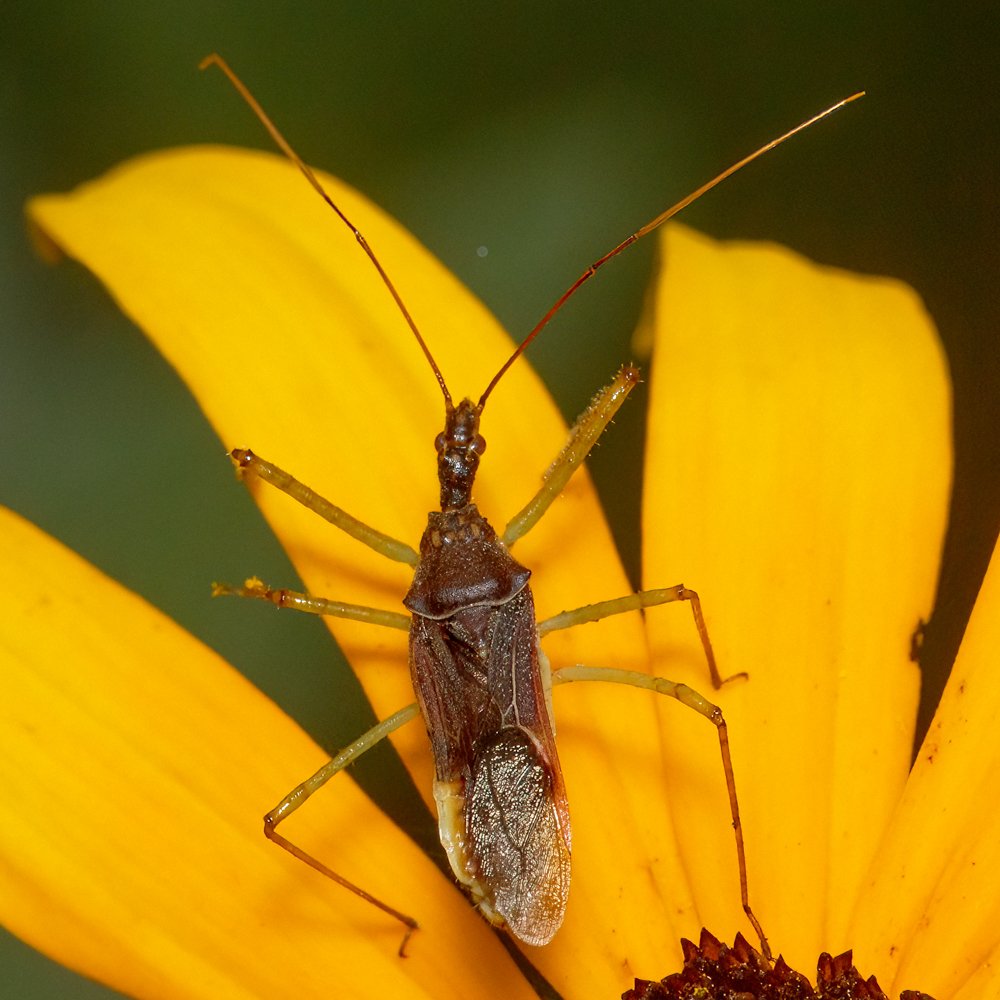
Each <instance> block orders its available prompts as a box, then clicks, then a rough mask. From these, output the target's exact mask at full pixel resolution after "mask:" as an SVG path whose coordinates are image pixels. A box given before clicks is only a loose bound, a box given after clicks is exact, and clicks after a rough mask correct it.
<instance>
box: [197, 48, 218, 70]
mask: <svg viewBox="0 0 1000 1000" xmlns="http://www.w3.org/2000/svg"><path fill="white" fill-rule="evenodd" d="M221 63H222V56H220V55H219V53H218V52H210V53H209V54H208V55H207V56H205V58H204V59H202V61H201V62H200V63H198V69H208V67H209V66H218V65H220V64H221Z"/></svg>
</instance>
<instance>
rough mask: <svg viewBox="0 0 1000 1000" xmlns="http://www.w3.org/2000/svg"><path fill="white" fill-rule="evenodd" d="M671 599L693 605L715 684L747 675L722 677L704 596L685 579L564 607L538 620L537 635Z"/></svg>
mask: <svg viewBox="0 0 1000 1000" xmlns="http://www.w3.org/2000/svg"><path fill="white" fill-rule="evenodd" d="M671 601H687V602H688V603H689V604H690V605H691V614H692V615H694V624H695V628H696V629H697V630H698V638H699V639H700V640H701V648H702V649H703V650H704V651H705V660H706V662H707V663H708V672H709V675H710V676H711V678H712V687H714V688H716V689H718V688H720V687H722V685H723V684H727V683H728V682H729V681H732V680H736V679H737V678H741V677H743V678H745V677H746V676H747V674H746V672H745V671H744V672H741V673H738V674H731V675H730V676H729V677H722V675H721V674H720V673H719V667H718V665H717V663H716V662H715V652H714V650H713V649H712V640H711V639H710V638H709V635H708V627H707V626H706V625H705V616H704V615H703V614H702V610H701V598H700V597H699V596H698V594H697V592H696V591H693V590H689V589H688V588H687V587H685V586H684V584H682V583H679V584H677V586H676V587H667V588H665V589H662V590H640V591H639V592H638V593H637V594H626V596H625V597H618V598H615V599H614V600H611V601H599V602H598V603H597V604H585V605H584V606H583V607H582V608H574V609H573V610H572V611H561V612H560V613H559V614H557V615H553V616H552V617H551V618H546V619H545V621H541V622H539V623H538V635H539V637H541V636H543V635H546V634H548V633H549V632H555V631H557V630H558V629H563V628H572V627H573V626H574V625H584V624H586V623H587V622H596V621H599V620H600V619H602V618H610V617H611V615H620V614H624V613H625V612H626V611H639V610H640V609H641V608H652V607H655V606H656V605H658V604H669V603H670V602H671Z"/></svg>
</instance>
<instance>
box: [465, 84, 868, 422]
mask: <svg viewBox="0 0 1000 1000" xmlns="http://www.w3.org/2000/svg"><path fill="white" fill-rule="evenodd" d="M864 94H865V92H864V91H863V90H862V91H859V92H858V93H856V94H852V95H851V96H850V97H845V98H844V99H843V100H842V101H838V102H837V103H836V104H834V105H832V106H831V107H829V108H827V109H826V110H825V111H821V112H820V113H819V114H818V115H813V117H812V118H810V119H809V120H808V121H805V122H802V124H801V125H796V126H795V128H793V129H792V130H791V131H789V132H786V133H785V134H784V135H782V136H779V137H778V138H777V139H772V140H771V141H770V142H769V143H766V144H765V145H763V146H761V147H760V149H758V150H755V151H754V152H753V153H751V154H750V155H749V156H745V157H744V158H743V159H742V160H740V161H739V163H734V164H733V165H732V166H731V167H729V168H727V169H726V170H723V171H722V173H721V174H719V175H718V176H717V177H713V178H712V180H710V181H709V182H708V183H707V184H702V186H701V187H700V188H698V189H697V190H696V191H692V192H691V194H689V195H688V196H687V197H686V198H682V199H681V200H680V201H679V202H677V204H676V205H672V206H671V207H670V208H668V209H667V210H666V211H665V212H661V213H660V214H659V215H658V216H657V217H656V218H655V219H652V220H651V221H649V222H647V223H646V225H644V226H643V227H642V228H641V229H637V230H636V231H635V232H634V233H633V234H632V235H631V236H629V237H628V238H627V239H624V240H622V242H621V243H619V244H618V246H616V247H615V248H614V249H613V250H609V251H608V252H607V253H606V254H605V255H604V256H603V257H601V258H600V259H598V260H595V261H594V263H593V264H591V265H590V267H588V268H587V269H586V270H585V271H584V272H583V274H581V275H580V277H579V278H577V279H576V281H574V282H573V284H572V285H570V286H569V288H567V289H566V291H565V292H563V293H562V295H560V296H559V298H558V299H556V301H555V304H554V305H553V306H552V308H551V309H549V311H548V312H547V313H546V314H545V315H544V316H543V317H542V318H541V319H540V320H539V321H538V323H537V324H536V325H535V327H534V329H533V330H532V331H531V332H530V333H529V334H528V335H527V336H526V337H525V338H524V340H522V341H521V343H520V344H518V345H517V347H516V348H515V350H514V353H513V354H512V355H511V356H510V357H509V358H508V359H507V360H506V361H505V362H504V363H503V366H502V367H501V368H500V370H499V371H498V372H497V373H496V375H494V376H493V379H492V381H491V382H490V384H489V385H488V386H487V387H486V390H485V392H483V394H482V395H481V396H480V397H479V403H478V405H477V409H478V410H479V411H480V412H482V409H483V407H484V406H485V405H486V400H487V399H488V398H489V395H490V393H491V392H492V391H493V390H494V389H495V388H496V384H497V383H498V382H499V381H500V379H501V378H503V376H504V374H505V373H506V371H507V369H508V368H510V366H511V365H512V364H513V363H514V362H515V361H516V360H517V359H518V358H519V357H520V356H521V355H522V354H523V353H524V351H525V349H526V348H527V346H528V345H529V344H530V343H531V342H532V341H533V340H534V339H535V338H536V337H537V336H538V335H539V334H540V333H541V332H542V330H543V329H545V327H546V326H547V325H548V323H549V320H551V319H552V317H553V316H555V314H556V313H557V312H559V310H560V309H562V307H563V306H564V305H565V304H566V302H567V300H568V299H569V298H570V297H571V296H572V295H573V294H574V293H575V292H576V291H577V289H579V288H580V286H581V285H583V284H585V283H586V282H588V281H589V280H590V279H591V278H592V277H593V276H594V275H595V274H596V273H597V269H598V268H599V267H603V266H604V265H605V264H607V262H608V261H609V260H611V259H612V258H613V257H617V256H618V254H620V253H621V252H622V251H623V250H625V249H627V248H628V247H630V246H631V245H632V244H633V243H635V242H637V241H638V240H641V239H642V238H643V236H646V235H647V234H648V233H651V232H652V231H653V230H654V229H656V228H658V227H659V226H662V225H663V223H664V222H666V221H667V219H671V218H673V217H674V216H675V215H676V214H677V213H678V212H680V211H681V210H682V209H685V208H687V207H688V205H690V204H691V202H693V201H696V200H697V199H698V198H700V197H701V196H702V195H703V194H705V192H706V191H711V190H712V188H714V187H715V186H716V185H717V184H721V183H722V182H723V181H724V180H725V179H726V178H727V177H730V176H731V175H732V174H735V173H736V171H737V170H741V169H742V168H743V167H745V166H746V165H747V164H748V163H750V162H752V161H753V160H756V159H757V157H758V156H763V155H764V154H765V153H767V152H769V151H770V150H772V149H774V147H775V146H779V145H780V144H781V143H783V142H784V141H785V140H786V139H790V138H791V137H792V136H793V135H795V134H796V133H798V132H801V131H802V130H803V129H807V128H809V126H810V125H815V124H816V122H818V121H820V120H821V119H823V118H826V117H827V115H832V114H833V113H834V111H838V110H839V109H840V108H842V107H843V106H844V105H845V104H850V103H851V101H856V100H857V99H858V98H859V97H864Z"/></svg>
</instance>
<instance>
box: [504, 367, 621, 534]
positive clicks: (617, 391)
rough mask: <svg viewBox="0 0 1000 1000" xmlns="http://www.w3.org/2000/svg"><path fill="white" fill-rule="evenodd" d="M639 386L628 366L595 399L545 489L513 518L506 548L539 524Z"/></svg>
mask: <svg viewBox="0 0 1000 1000" xmlns="http://www.w3.org/2000/svg"><path fill="white" fill-rule="evenodd" d="M638 384H639V369H638V368H636V367H635V366H634V365H626V366H625V367H624V368H622V369H621V371H620V372H618V374H617V375H616V376H615V377H614V379H613V380H612V382H611V383H610V384H609V385H606V386H605V387H604V388H603V389H602V390H601V391H600V392H599V393H598V394H597V395H596V396H594V398H593V399H592V400H591V401H590V405H589V406H588V407H587V409H586V410H584V411H583V413H581V414H580V416H579V417H577V420H576V423H575V424H573V426H572V428H570V432H569V438H568V439H567V440H566V444H565V445H563V449H562V451H561V452H559V454H558V455H557V456H556V459H555V461H554V462H553V463H552V464H551V465H550V466H549V468H548V470H547V471H546V473H545V476H544V481H543V482H542V488H541V489H540V490H539V491H538V492H537V493H536V494H535V495H534V496H533V497H532V498H531V499H530V500H529V501H528V503H527V504H526V505H525V506H524V507H523V508H522V509H521V510H520V511H519V512H518V513H517V514H515V515H514V517H512V518H511V520H510V522H509V523H508V525H507V527H506V528H505V529H504V533H503V539H502V540H503V543H504V545H506V546H507V547H508V548H510V547H511V546H512V545H513V544H514V542H516V541H517V540H518V539H519V538H520V537H521V536H522V535H526V534H527V533H528V532H529V531H530V530H531V529H532V528H533V527H534V526H535V525H536V524H537V523H538V521H539V520H540V519H541V517H542V515H543V514H544V513H545V512H546V511H547V510H548V509H549V506H550V505H551V503H552V501H553V500H555V498H556V497H557V496H559V494H560V493H562V491H563V488H564V487H565V486H566V483H567V482H569V478H570V476H572V475H573V473H574V472H576V470H577V469H578V468H579V467H580V465H581V463H582V462H583V460H584V459H585V458H586V457H587V455H588V454H589V452H590V449H591V448H593V447H594V445H595V444H596V443H597V439H598V438H599V437H600V436H601V435H602V434H603V433H604V428H605V427H607V426H608V424H609V423H611V421H612V419H613V418H614V415H615V414H616V413H617V412H618V410H619V408H620V407H621V405H622V403H624V402H625V398H626V397H627V396H628V394H629V393H630V392H631V391H632V390H633V389H634V388H635V387H636V386H637V385H638Z"/></svg>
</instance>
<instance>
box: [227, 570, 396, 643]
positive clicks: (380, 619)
mask: <svg viewBox="0 0 1000 1000" xmlns="http://www.w3.org/2000/svg"><path fill="white" fill-rule="evenodd" d="M212 596H213V597H223V596H232V597H253V598H256V599H257V600H260V601H270V602H271V603H272V604H273V605H274V606H275V607H278V608H292V609H293V610H295V611H305V612H306V613H307V614H310V615H327V616H329V617H331V618H350V619H351V620H352V621H356V622H368V623H369V624H371V625H382V626H384V627H385V628H395V629H399V630H400V631H402V632H408V631H409V630H410V616H409V615H404V614H401V613H400V612H398V611H386V610H384V609H382V608H369V607H366V606H365V605H363V604H345V603H344V602H343V601H331V600H330V599H329V598H327V597H316V596H315V595H313V594H303V593H301V592H300V591H297V590H287V589H285V588H284V587H280V588H275V587H269V586H267V584H266V583H264V582H263V580H258V579H257V577H255V576H253V577H251V578H250V579H249V580H246V581H244V583H243V586H242V587H233V586H231V585H230V584H228V583H213V584H212Z"/></svg>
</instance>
